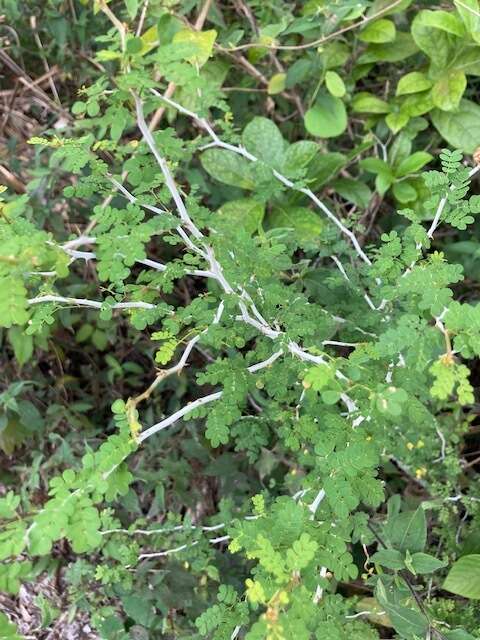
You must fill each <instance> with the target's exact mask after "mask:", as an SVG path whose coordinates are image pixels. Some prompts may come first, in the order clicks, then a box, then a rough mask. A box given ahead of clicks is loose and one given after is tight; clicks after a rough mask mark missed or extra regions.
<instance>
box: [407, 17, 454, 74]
mask: <svg viewBox="0 0 480 640" xmlns="http://www.w3.org/2000/svg"><path fill="white" fill-rule="evenodd" d="M437 13H442V14H444V13H446V12H445V11H430V10H424V11H420V12H419V13H417V15H416V16H415V18H414V20H413V22H412V26H411V32H412V36H413V38H414V40H415V42H416V44H417V46H418V47H419V48H420V49H421V50H422V51H423V52H424V53H426V54H427V56H428V57H429V58H430V59H431V61H432V65H433V66H434V67H435V68H436V69H439V70H441V71H444V70H445V68H447V67H448V66H449V64H450V63H451V61H452V59H453V56H454V51H455V47H456V44H457V42H456V40H457V38H456V37H455V36H454V35H452V33H449V32H448V31H447V30H446V29H442V28H439V26H438V25H439V24H440V23H441V22H442V19H441V17H440V18H434V17H433V16H432V14H437ZM447 15H449V16H451V17H452V18H453V16H452V14H447ZM444 22H445V25H446V24H447V23H450V20H449V19H448V18H444ZM458 22H460V21H459V20H458Z"/></svg>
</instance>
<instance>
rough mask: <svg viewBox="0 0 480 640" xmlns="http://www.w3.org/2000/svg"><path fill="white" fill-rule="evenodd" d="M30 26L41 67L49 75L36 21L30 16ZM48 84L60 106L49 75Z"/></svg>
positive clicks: (58, 97) (55, 89)
mask: <svg viewBox="0 0 480 640" xmlns="http://www.w3.org/2000/svg"><path fill="white" fill-rule="evenodd" d="M30 26H31V28H32V31H33V37H34V38H35V42H36V44H37V47H38V48H39V50H40V54H41V58H42V62H43V66H44V67H45V71H46V73H47V74H49V73H50V67H49V64H48V60H47V58H46V56H45V52H44V50H43V44H42V41H41V40H40V36H39V34H38V31H37V19H36V17H35V16H30ZM48 83H49V85H50V89H51V90H52V93H53V95H54V96H55V100H56V101H57V102H58V104H59V105H61V104H62V103H61V101H60V96H59V95H58V91H57V87H56V86H55V82H54V81H53V77H52V76H51V75H50V76H49V77H48Z"/></svg>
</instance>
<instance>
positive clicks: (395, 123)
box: [385, 111, 410, 133]
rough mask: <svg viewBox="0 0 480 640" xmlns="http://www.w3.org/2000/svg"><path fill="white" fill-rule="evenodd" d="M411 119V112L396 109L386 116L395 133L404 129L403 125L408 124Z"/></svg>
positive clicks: (388, 124)
mask: <svg viewBox="0 0 480 640" xmlns="http://www.w3.org/2000/svg"><path fill="white" fill-rule="evenodd" d="M409 120H410V116H409V114H408V113H406V112H404V111H395V112H393V113H389V114H387V116H386V117H385V122H386V124H387V126H388V128H389V129H390V130H391V131H392V132H393V133H398V132H399V131H400V129H403V127H405V126H406V125H407V124H408V121H409Z"/></svg>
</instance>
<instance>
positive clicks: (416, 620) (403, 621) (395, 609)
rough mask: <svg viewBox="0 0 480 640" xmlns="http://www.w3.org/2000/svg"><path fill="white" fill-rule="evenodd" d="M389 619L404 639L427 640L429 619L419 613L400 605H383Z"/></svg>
mask: <svg viewBox="0 0 480 640" xmlns="http://www.w3.org/2000/svg"><path fill="white" fill-rule="evenodd" d="M382 604H383V607H384V608H385V611H386V612H387V613H388V617H389V619H390V620H391V622H392V625H393V626H394V628H395V631H397V632H398V633H399V634H400V635H401V636H402V638H407V640H416V639H417V638H425V634H426V632H427V630H428V627H429V623H428V620H427V618H426V617H425V616H424V615H422V614H421V613H420V612H419V611H415V610H414V609H409V608H407V607H403V606H401V605H399V604H392V603H388V604H385V603H382Z"/></svg>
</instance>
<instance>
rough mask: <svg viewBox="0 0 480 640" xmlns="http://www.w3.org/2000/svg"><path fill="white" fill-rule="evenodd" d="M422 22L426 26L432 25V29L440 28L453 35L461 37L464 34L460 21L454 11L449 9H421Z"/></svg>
mask: <svg viewBox="0 0 480 640" xmlns="http://www.w3.org/2000/svg"><path fill="white" fill-rule="evenodd" d="M421 14H422V23H423V24H424V25H425V26H427V27H433V28H434V29H441V30H442V31H446V32H447V33H451V34H452V35H454V36H458V37H459V38H461V37H462V36H463V35H464V34H465V29H464V27H463V24H462V21H461V20H460V19H459V18H458V16H457V15H456V14H455V13H452V12H451V11H442V10H438V9H436V10H434V11H430V10H429V9H427V10H425V11H422V12H421Z"/></svg>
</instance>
